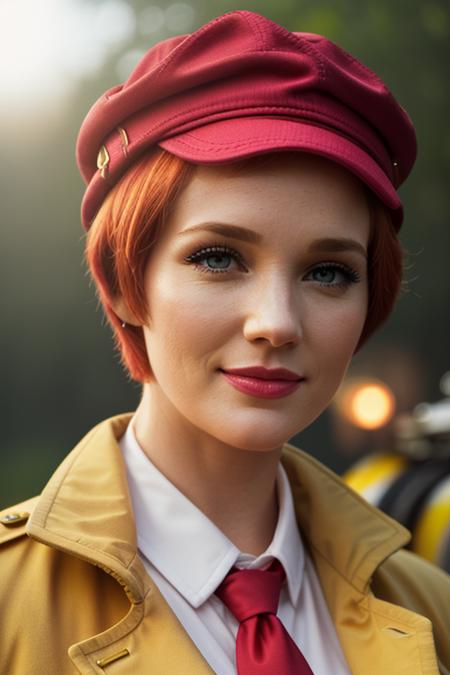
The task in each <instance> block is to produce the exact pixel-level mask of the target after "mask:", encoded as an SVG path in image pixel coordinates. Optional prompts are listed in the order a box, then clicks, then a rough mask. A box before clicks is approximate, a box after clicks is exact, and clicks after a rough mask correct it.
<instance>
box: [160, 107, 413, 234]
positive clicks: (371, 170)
mask: <svg viewBox="0 0 450 675" xmlns="http://www.w3.org/2000/svg"><path fill="white" fill-rule="evenodd" d="M159 145H160V146H161V147H162V148H164V149H165V150H167V151H168V152H170V153H172V154H173V155H176V156H177V157H180V158H181V159H185V160H187V161H190V162H195V163H198V164H224V163H229V162H232V161H235V160H238V159H245V158H247V157H254V156H256V155H261V154H264V153H267V152H271V151H275V150H302V151H304V152H310V153H313V154H316V155H321V156H322V157H326V158H328V159H330V160H332V161H334V162H336V163H338V164H340V165H341V166H343V167H345V168H346V169H348V170H349V171H351V172H352V173H353V174H355V175H356V176H357V177H358V178H360V179H361V180H362V181H363V183H365V184H366V185H367V186H368V187H369V188H370V189H371V190H372V191H373V192H374V193H375V195H376V196H377V197H378V198H379V199H380V200H381V202H382V203H383V204H384V205H385V206H386V207H387V208H388V209H389V211H390V212H391V215H392V220H393V223H394V225H395V227H396V228H397V229H398V228H399V227H400V225H401V223H402V220H403V209H402V205H401V201H400V199H399V197H398V195H397V192H396V190H395V188H394V186H393V185H392V183H391V181H390V179H389V177H388V176H387V175H386V174H385V172H384V171H383V169H382V168H381V167H380V165H379V164H378V163H377V162H376V161H375V160H374V159H373V158H372V157H371V156H370V155H369V154H368V153H366V152H365V151H364V150H363V149H362V148H361V147H360V146H358V145H356V144H355V143H352V141H350V140H349V139H348V138H346V137H345V136H342V135H341V134H339V132H337V131H336V132H335V131H332V130H330V129H328V128H324V127H319V126H316V125H314V124H308V123H306V122H301V121H294V120H291V119H283V118H279V117H278V118H277V117H261V116H258V117H236V118H231V119H225V120H219V121H217V122H211V123H210V124H205V125H204V126H202V127H198V128H196V129H194V130H191V131H187V132H184V133H182V134H178V135H177V136H172V137H171V138H166V139H164V140H162V141H159Z"/></svg>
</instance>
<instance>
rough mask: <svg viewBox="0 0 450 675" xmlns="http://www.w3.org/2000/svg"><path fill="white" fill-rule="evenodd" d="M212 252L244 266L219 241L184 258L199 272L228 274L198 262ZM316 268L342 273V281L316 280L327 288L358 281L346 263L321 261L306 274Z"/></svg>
mask: <svg viewBox="0 0 450 675" xmlns="http://www.w3.org/2000/svg"><path fill="white" fill-rule="evenodd" d="M214 254H218V255H219V256H229V257H230V258H233V260H235V261H236V262H237V263H238V264H239V265H240V266H241V267H243V268H245V264H244V259H243V258H242V256H241V254H240V253H238V251H235V250H234V249H232V248H230V247H229V246H225V245H223V244H219V243H211V244H205V245H203V246H201V247H200V248H199V249H197V250H196V251H194V253H191V254H190V255H189V256H187V257H186V258H185V259H184V260H185V262H186V263H188V264H191V265H194V267H195V268H196V269H198V270H199V271H200V272H206V274H228V273H229V272H230V271H231V270H228V269H211V268H208V267H205V266H204V265H200V264H199V263H200V262H202V261H203V260H207V259H208V258H210V257H212V256H213V255H214ZM317 270H339V271H340V272H342V274H343V275H344V277H345V280H344V281H343V282H339V283H331V284H329V283H323V282H318V283H319V284H320V285H321V286H326V287H328V288H330V287H331V288H339V287H344V286H349V285H350V284H354V283H357V282H358V281H360V276H359V274H358V272H357V271H356V270H354V269H352V268H351V267H348V266H347V265H343V264H342V263H336V262H323V263H320V264H318V265H316V266H315V267H313V269H312V270H310V272H308V274H311V273H312V272H315V271H317Z"/></svg>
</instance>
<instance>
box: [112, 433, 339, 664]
mask: <svg viewBox="0 0 450 675" xmlns="http://www.w3.org/2000/svg"><path fill="white" fill-rule="evenodd" d="M120 447H121V450H122V453H123V457H124V460H125V466H126V471H127V478H128V485H129V490H130V496H131V501H132V504H133V510H134V515H135V520H136V530H137V540H138V548H139V551H140V554H141V557H142V561H143V563H144V566H145V568H146V570H147V572H148V574H149V575H150V577H151V578H152V579H153V581H154V582H155V583H156V585H157V586H158V588H159V590H160V591H161V593H162V595H163V596H164V598H165V599H166V601H167V603H168V604H169V606H170V607H171V608H172V610H173V611H174V613H175V614H176V616H177V617H178V619H179V621H180V622H181V624H182V625H183V627H184V628H185V630H186V631H187V633H188V634H189V636H190V638H191V639H192V641H193V642H194V644H195V645H196V647H197V648H198V650H199V651H200V652H201V654H202V655H203V656H204V658H205V659H206V661H207V662H208V663H209V665H210V666H211V668H212V670H213V671H214V672H215V673H217V675H236V661H235V651H236V635H237V631H238V627H239V624H238V622H237V621H236V619H235V618H234V616H233V615H232V614H231V612H230V611H229V610H228V609H227V608H226V607H225V606H224V605H223V603H222V602H221V601H220V600H219V598H217V596H216V595H215V594H214V593H215V590H216V589H217V587H218V586H219V584H220V583H221V582H222V581H223V579H224V578H225V576H226V575H227V573H228V572H229V570H230V568H231V567H232V566H233V565H236V566H237V567H239V568H243V567H245V568H257V567H265V566H267V565H268V564H269V563H270V562H271V561H272V560H273V559H274V558H277V559H278V560H279V561H280V562H281V564H282V565H283V568H284V570H285V573H286V582H287V583H286V584H285V585H284V586H283V588H282V590H281V595H280V603H279V606H278V613H277V616H278V617H279V619H280V620H281V621H282V622H283V625H284V627H285V628H286V630H287V631H288V633H289V634H290V635H291V637H292V639H293V640H294V642H295V643H296V644H297V645H298V647H299V648H300V649H301V651H302V653H303V655H304V656H305V658H306V660H307V661H308V663H309V665H310V667H311V669H312V671H313V672H314V675H329V674H330V673H333V675H350V670H349V669H348V666H347V663H346V661H345V657H344V655H343V652H342V649H341V646H340V643H339V641H338V638H337V635H336V631H335V628H334V625H333V623H332V621H331V617H330V614H329V611H328V608H327V606H326V603H325V600H324V597H323V594H322V590H321V587H320V584H319V580H318V578H317V575H316V572H315V569H314V566H313V563H312V561H311V559H310V557H309V555H308V554H307V551H306V550H305V548H304V547H303V543H302V540H301V537H300V533H299V530H298V527H297V523H296V519H295V513H294V505H293V501H292V494H291V488H290V485H289V482H288V479H287V476H286V473H285V471H284V469H283V467H282V466H281V464H280V465H279V469H278V475H277V490H278V502H279V516H278V522H277V526H276V530H275V534H274V537H273V540H272V542H271V544H270V545H269V547H268V548H267V549H266V551H265V552H264V553H262V554H261V555H260V556H258V557H256V556H254V555H250V554H248V553H242V552H241V551H239V549H238V548H237V547H236V546H235V545H234V544H233V543H232V542H231V541H230V540H229V539H228V538H227V537H226V536H225V535H224V534H223V532H221V530H219V529H218V528H217V527H216V525H214V523H213V522H212V521H211V520H209V518H207V517H206V516H205V514H204V513H202V511H200V510H199V509H198V508H197V507H196V506H195V505H194V504H193V503H192V502H191V501H190V500H189V499H187V497H185V496H184V495H183V494H182V493H181V492H180V491H179V490H178V489H177V488H176V487H175V486H174V485H173V484H172V483H171V482H170V481H169V480H168V479H167V478H166V477H165V476H164V475H163V474H162V473H161V472H160V471H159V470H158V469H157V468H156V467H155V466H154V464H153V463H152V462H151V461H150V460H149V458H148V457H147V456H146V455H145V453H144V452H143V450H142V449H141V447H140V446H139V444H138V442H137V440H136V437H135V435H134V431H133V426H132V422H131V423H130V424H129V426H128V428H127V431H126V433H125V435H124V436H123V437H122V439H121V441H120Z"/></svg>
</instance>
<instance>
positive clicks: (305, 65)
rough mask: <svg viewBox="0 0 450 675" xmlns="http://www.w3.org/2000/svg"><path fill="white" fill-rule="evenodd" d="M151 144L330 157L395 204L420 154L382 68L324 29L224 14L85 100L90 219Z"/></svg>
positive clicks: (201, 154)
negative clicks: (302, 29)
mask: <svg viewBox="0 0 450 675" xmlns="http://www.w3.org/2000/svg"><path fill="white" fill-rule="evenodd" d="M155 145H159V146H161V147H162V148H165V149H166V150H168V151H169V152H171V153H172V154H174V155H177V156H178V157H181V158H183V159H186V160H189V161H191V162H194V163H198V164H223V163H227V162H232V161H234V160H237V159H242V158H245V157H251V156H254V155H258V154H262V153H266V152H271V151H274V150H303V151H305V152H311V153H314V154H317V155H322V156H324V157H327V158H329V159H331V160H333V161H335V162H337V163H338V164H340V165H342V166H344V167H346V168H347V169H349V170H350V171H351V172H352V173H354V174H355V175H356V176H358V177H359V178H360V179H361V180H362V181H363V182H364V183H365V184H366V185H367V186H368V187H369V188H370V189H371V190H372V191H373V192H374V193H375V194H376V195H377V196H378V197H379V199H380V200H381V202H383V203H384V204H385V206H386V207H387V208H388V209H389V210H390V212H391V214H392V218H393V222H394V224H395V225H396V227H397V228H399V227H400V225H401V222H402V219H403V210H402V205H401V202H400V199H399V197H398V194H397V192H396V189H397V188H398V186H399V185H400V184H401V183H402V182H403V181H404V180H405V179H406V177H407V176H408V174H409V173H410V171H411V169H412V166H413V164H414V160H415V157H416V136H415V132H414V127H413V125H412V122H411V120H410V118H409V116H408V114H407V113H406V112H405V110H404V109H403V108H402V107H401V106H400V105H399V104H398V103H397V101H396V100H395V98H394V97H393V96H392V94H391V93H390V91H389V90H388V88H387V87H386V85H385V84H384V83H383V82H382V81H381V80H380V78H379V77H378V76H377V75H376V74H375V73H373V72H372V71H371V70H369V69H368V68H367V67H366V66H364V65H363V64H361V63H360V62H359V61H357V60H356V59H355V58H354V57H352V56H351V55H349V54H348V53H347V52H345V51H344V50H342V49H341V48H340V47H338V46H337V45H335V44H334V43H332V42H330V41H329V40H327V39H326V38H324V37H322V36H320V35H314V34H312V33H291V32H289V31H288V30H286V29H285V28H282V27H281V26H278V25H277V24H276V23H273V22H272V21H269V19H266V18H265V17H263V16H260V15H259V14H254V13H253V12H248V11H236V12H230V13H229V14H225V15H223V16H220V17H218V18H217V19H214V20H213V21H210V22H209V23H207V24H206V25H204V26H202V27H201V28H199V29H198V30H197V31H195V32H194V33H192V34H191V35H186V36H177V37H173V38H170V39H168V40H165V41H163V42H161V43H159V44H157V45H155V46H154V47H152V48H151V49H150V50H149V51H148V52H147V53H146V55H145V56H144V57H143V58H142V60H141V61H140V63H139V64H138V65H137V66H136V68H135V69H134V71H133V72H132V73H131V75H130V77H129V78H128V80H127V81H126V82H125V84H123V85H119V86H116V87H113V88H112V89H110V90H108V91H107V92H106V93H105V94H104V95H103V96H102V97H101V98H100V99H99V100H98V101H97V102H96V103H95V104H94V106H93V107H92V108H91V110H90V111H89V113H88V115H87V116H86V118H85V120H84V122H83V124H82V126H81V129H80V133H79V136H78V142H77V161H78V166H79V168H80V171H81V174H82V176H83V178H84V180H85V181H86V183H87V189H86V193H85V195H84V198H83V203H82V221H83V224H84V226H85V227H86V229H88V228H89V226H90V224H91V223H92V220H93V219H94V217H95V215H96V213H97V211H98V209H99V207H100V205H101V203H102V201H103V199H104V197H105V196H106V194H107V193H108V191H109V190H110V189H111V187H112V186H113V185H114V184H115V183H117V181H118V180H119V178H120V177H121V176H122V175H123V173H124V172H125V170H126V169H127V168H128V167H129V166H130V165H131V164H132V163H133V162H134V161H135V160H136V158H137V157H139V156H140V155H141V154H142V152H143V151H144V150H146V149H150V148H151V147H154V146H155Z"/></svg>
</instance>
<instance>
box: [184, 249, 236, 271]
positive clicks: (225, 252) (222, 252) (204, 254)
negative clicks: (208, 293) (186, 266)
mask: <svg viewBox="0 0 450 675" xmlns="http://www.w3.org/2000/svg"><path fill="white" fill-rule="evenodd" d="M185 261H186V262H188V263H192V264H194V265H195V267H197V268H198V269H199V270H200V271H201V272H211V273H213V274H215V273H217V272H219V273H220V272H222V273H224V272H230V271H232V270H233V269H235V267H234V266H233V262H234V263H237V264H238V265H239V266H241V267H242V266H243V260H242V257H241V256H240V254H239V253H238V252H237V251H234V250H233V249H231V248H228V246H217V245H214V246H205V247H203V248H200V249H199V250H198V251H195V253H192V254H191V255H189V256H187V257H186V258H185Z"/></svg>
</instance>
